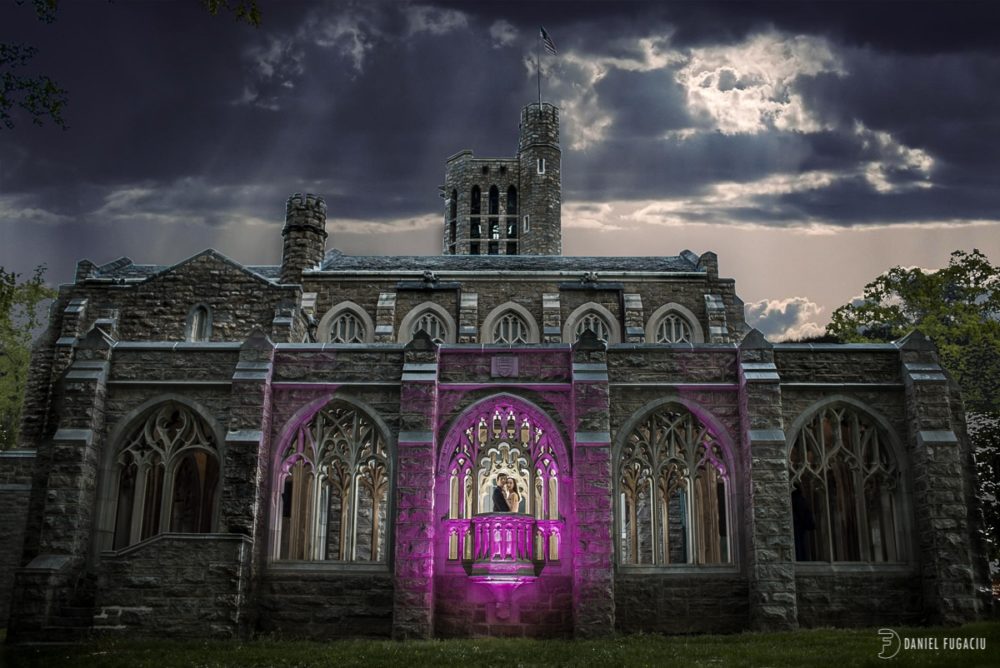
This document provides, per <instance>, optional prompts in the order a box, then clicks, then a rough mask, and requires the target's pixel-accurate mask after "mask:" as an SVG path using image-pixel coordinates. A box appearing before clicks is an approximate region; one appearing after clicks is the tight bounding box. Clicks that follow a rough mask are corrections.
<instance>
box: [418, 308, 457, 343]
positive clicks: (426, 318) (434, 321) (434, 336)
mask: <svg viewBox="0 0 1000 668" xmlns="http://www.w3.org/2000/svg"><path fill="white" fill-rule="evenodd" d="M420 330H423V331H425V332H427V335H428V336H429V337H431V340H432V341H434V342H435V343H438V344H441V343H446V342H447V340H448V326H447V325H445V324H444V321H442V320H441V318H440V317H439V316H438V315H437V314H435V313H434V312H433V311H426V312H424V313H422V314H421V315H420V316H419V317H418V318H417V319H416V320H414V321H413V324H412V325H411V326H410V339H412V338H413V337H414V336H416V334H417V332H419V331H420Z"/></svg>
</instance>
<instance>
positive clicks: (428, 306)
mask: <svg viewBox="0 0 1000 668" xmlns="http://www.w3.org/2000/svg"><path fill="white" fill-rule="evenodd" d="M428 314H433V315H434V316H436V317H437V318H438V320H440V322H441V324H442V325H443V326H444V332H443V334H444V336H443V337H441V338H442V341H441V342H442V343H455V339H456V336H457V334H456V333H457V331H458V328H457V327H456V326H455V318H453V317H452V315H451V314H450V313H448V310H447V309H445V308H444V307H443V306H441V305H440V304H435V303H434V302H423V303H421V304H417V305H416V306H414V307H413V308H412V309H410V310H409V312H408V313H407V314H406V315H405V316H403V319H402V321H400V323H399V332H398V333H397V335H396V340H397V341H398V342H399V343H409V342H410V340H411V339H412V338H413V334H414V332H413V331H412V330H413V328H414V326H415V325H416V324H417V323H418V322H419V321H420V319H421V318H423V317H424V316H426V315H428ZM431 338H434V337H433V336H432V337H431Z"/></svg>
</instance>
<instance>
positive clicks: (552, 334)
mask: <svg viewBox="0 0 1000 668" xmlns="http://www.w3.org/2000/svg"><path fill="white" fill-rule="evenodd" d="M559 311H560V307H559V293H558V292H546V293H545V294H543V295H542V342H543V343H559V342H561V341H562V314H561V313H560V312H559Z"/></svg>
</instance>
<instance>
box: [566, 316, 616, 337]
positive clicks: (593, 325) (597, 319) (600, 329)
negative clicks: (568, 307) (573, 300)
mask: <svg viewBox="0 0 1000 668" xmlns="http://www.w3.org/2000/svg"><path fill="white" fill-rule="evenodd" d="M588 329H589V330H590V331H592V332H593V333H594V334H597V338H599V339H601V340H603V341H611V328H610V327H608V323H607V321H606V320H605V319H604V318H603V317H602V316H601V315H599V314H597V313H595V312H593V311H589V312H587V313H584V314H583V315H582V316H580V318H579V320H577V321H576V327H575V329H574V332H573V340H574V341H579V340H580V337H581V336H583V333H584V332H585V331H587V330H588Z"/></svg>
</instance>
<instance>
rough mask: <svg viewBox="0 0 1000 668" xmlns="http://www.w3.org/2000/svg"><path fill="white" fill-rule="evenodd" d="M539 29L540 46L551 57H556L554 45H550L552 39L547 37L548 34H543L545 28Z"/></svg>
mask: <svg viewBox="0 0 1000 668" xmlns="http://www.w3.org/2000/svg"><path fill="white" fill-rule="evenodd" d="M540 29H541V31H542V46H544V47H545V50H546V51H548V52H549V53H551V54H552V55H553V56H554V55H556V45H555V44H553V43H552V38H551V37H549V33H547V32H545V28H540Z"/></svg>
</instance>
